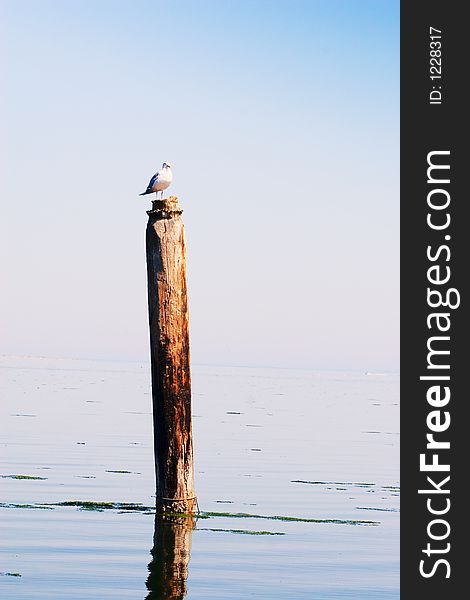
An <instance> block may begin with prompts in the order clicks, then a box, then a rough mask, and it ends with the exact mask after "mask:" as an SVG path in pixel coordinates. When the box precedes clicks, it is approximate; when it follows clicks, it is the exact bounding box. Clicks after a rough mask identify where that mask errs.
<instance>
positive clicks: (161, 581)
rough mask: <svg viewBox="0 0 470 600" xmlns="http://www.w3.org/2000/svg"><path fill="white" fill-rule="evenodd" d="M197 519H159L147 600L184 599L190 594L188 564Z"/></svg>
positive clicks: (148, 579)
mask: <svg viewBox="0 0 470 600" xmlns="http://www.w3.org/2000/svg"><path fill="white" fill-rule="evenodd" d="M195 523H196V522H195V519H194V518H188V517H171V518H169V517H165V518H162V517H161V516H156V517H155V531H154V535H153V548H152V550H151V555H152V561H151V562H150V564H149V566H148V568H149V571H150V574H149V576H148V578H147V581H146V585H147V588H148V590H149V593H148V595H147V597H146V600H181V598H184V597H185V596H186V594H187V586H186V582H187V579H188V564H189V555H190V550H191V537H192V532H193V529H194V527H195Z"/></svg>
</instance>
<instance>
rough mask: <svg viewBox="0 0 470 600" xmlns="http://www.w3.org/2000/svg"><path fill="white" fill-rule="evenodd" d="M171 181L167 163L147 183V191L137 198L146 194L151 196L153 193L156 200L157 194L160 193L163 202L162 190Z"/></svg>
mask: <svg viewBox="0 0 470 600" xmlns="http://www.w3.org/2000/svg"><path fill="white" fill-rule="evenodd" d="M172 180H173V174H172V172H171V165H169V164H168V163H163V165H162V168H161V169H160V171H157V172H156V173H155V175H154V176H153V177H152V179H151V180H150V181H149V184H148V186H147V189H146V190H145V192H143V193H142V194H139V196H145V195H146V194H152V193H153V192H155V193H156V194H157V198H158V192H161V193H162V195H161V198H162V200H163V190H166V188H167V187H168V186H169V185H170V183H171V182H172Z"/></svg>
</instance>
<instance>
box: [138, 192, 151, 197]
mask: <svg viewBox="0 0 470 600" xmlns="http://www.w3.org/2000/svg"><path fill="white" fill-rule="evenodd" d="M152 193H153V192H142V193H141V194H139V196H146V195H147V194H152Z"/></svg>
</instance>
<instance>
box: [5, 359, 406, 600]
mask: <svg viewBox="0 0 470 600" xmlns="http://www.w3.org/2000/svg"><path fill="white" fill-rule="evenodd" d="M0 367H1V368H0V377H1V380H0V394H1V398H2V400H1V405H0V423H1V425H0V427H1V438H0V443H1V457H0V475H1V476H2V477H1V478H0V487H1V497H0V500H1V503H2V504H1V507H0V527H1V538H0V556H1V560H0V571H1V576H0V597H1V598H5V599H7V600H33V599H34V600H35V599H42V598H44V599H48V600H53V599H60V600H64V599H67V600H91V599H93V600H98V599H99V600H102V599H104V598H110V599H129V600H131V599H132V600H134V599H142V600H143V599H144V598H147V599H148V600H157V599H158V600H163V599H170V598H171V599H175V600H176V599H178V598H182V597H183V596H184V595H185V593H187V596H186V597H187V598H188V599H190V600H199V599H200V600H202V599H204V600H207V599H209V598H214V599H218V600H225V599H237V600H242V599H245V598H259V599H269V600H275V599H287V598H289V599H298V600H303V599H315V600H329V599H335V598H337V599H346V598H355V599H358V600H359V599H360V600H364V599H374V600H380V599H392V598H393V599H398V597H399V592H398V567H399V565H398V541H399V540H398V522H399V512H398V507H399V488H398V486H399V481H398V473H399V468H398V467H399V465H398V451H399V436H398V417H399V411H398V376H396V375H390V374H374V373H371V374H362V373H338V372H328V373H326V372H322V373H320V372H308V371H295V370H282V369H252V368H232V367H230V368H228V367H201V366H195V367H194V369H193V412H194V422H193V423H194V439H195V458H196V488H197V494H198V498H199V505H200V509H201V511H203V516H204V517H206V518H200V519H198V520H197V521H195V522H194V523H191V522H189V521H188V520H183V522H179V523H175V524H173V525H157V527H156V528H155V527H154V515H153V514H152V513H151V512H150V511H147V510H140V511H136V512H134V511H129V510H119V507H113V506H112V505H110V506H104V507H103V508H104V509H103V510H84V508H86V505H85V506H84V505H83V504H82V505H81V506H80V503H83V502H110V503H141V504H142V505H143V506H144V507H145V506H149V507H151V506H152V505H153V501H154V498H153V493H154V490H153V485H154V484H153V480H154V478H153V457H152V428H151V397H150V386H149V369H148V365H140V364H136V363H104V362H90V361H78V360H77V361H71V360H60V359H57V360H52V359H37V358H36V359H32V358H5V357H3V358H2V359H1V360H0ZM18 476H21V477H20V478H19V477H18ZM25 477H26V478H25ZM30 477H34V478H37V479H30ZM39 478H40V479H39ZM70 501H76V502H77V504H78V506H51V505H54V504H57V503H60V502H70ZM18 505H25V506H18ZM91 508H99V507H96V506H95V505H92V506H91ZM124 508H125V507H124ZM207 513H209V515H210V516H208V514H207ZM214 513H218V514H216V515H214ZM240 513H248V514H249V515H254V516H237V515H239V514H240ZM272 516H279V517H282V518H280V519H268V518H266V517H272ZM284 517H292V518H294V520H286V519H285V518H284ZM295 519H297V520H295ZM299 519H310V521H302V520H299ZM358 521H359V523H358ZM361 521H362V522H363V523H361ZM364 522H365V523H364ZM273 534H277V535H273ZM149 565H150V567H149ZM149 569H150V570H149Z"/></svg>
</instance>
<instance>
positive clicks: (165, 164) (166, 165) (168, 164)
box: [162, 163, 171, 169]
mask: <svg viewBox="0 0 470 600" xmlns="http://www.w3.org/2000/svg"><path fill="white" fill-rule="evenodd" d="M162 169H171V165H170V163H163V165H162Z"/></svg>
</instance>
